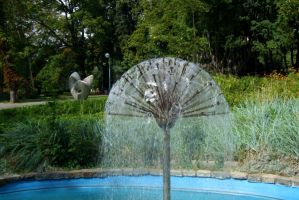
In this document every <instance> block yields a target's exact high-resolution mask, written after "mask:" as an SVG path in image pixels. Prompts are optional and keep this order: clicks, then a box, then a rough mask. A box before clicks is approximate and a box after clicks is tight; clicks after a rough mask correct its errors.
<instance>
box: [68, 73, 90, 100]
mask: <svg viewBox="0 0 299 200" xmlns="http://www.w3.org/2000/svg"><path fill="white" fill-rule="evenodd" d="M92 81H93V75H90V76H87V77H86V78H85V79H83V80H81V78H80V75H79V74H78V73H77V72H73V73H72V74H71V75H70V78H69V86H70V90H71V94H72V96H73V97H74V99H76V100H80V99H87V97H88V95H89V92H90V89H91V84H92Z"/></svg>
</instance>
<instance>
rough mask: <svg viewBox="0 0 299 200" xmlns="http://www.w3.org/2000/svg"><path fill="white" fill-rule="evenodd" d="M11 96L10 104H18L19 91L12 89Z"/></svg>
mask: <svg viewBox="0 0 299 200" xmlns="http://www.w3.org/2000/svg"><path fill="white" fill-rule="evenodd" d="M9 96H10V103H16V102H17V90H15V89H10V91H9Z"/></svg>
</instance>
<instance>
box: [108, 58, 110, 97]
mask: <svg viewBox="0 0 299 200" xmlns="http://www.w3.org/2000/svg"><path fill="white" fill-rule="evenodd" d="M108 65H109V66H108V73H109V88H108V92H110V89H111V58H110V57H109V58H108Z"/></svg>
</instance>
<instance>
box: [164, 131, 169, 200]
mask: <svg viewBox="0 0 299 200" xmlns="http://www.w3.org/2000/svg"><path fill="white" fill-rule="evenodd" d="M163 130H164V144H163V145H164V147H163V162H164V163H163V200H170V134H169V129H168V128H167V126H166V127H165V128H163Z"/></svg>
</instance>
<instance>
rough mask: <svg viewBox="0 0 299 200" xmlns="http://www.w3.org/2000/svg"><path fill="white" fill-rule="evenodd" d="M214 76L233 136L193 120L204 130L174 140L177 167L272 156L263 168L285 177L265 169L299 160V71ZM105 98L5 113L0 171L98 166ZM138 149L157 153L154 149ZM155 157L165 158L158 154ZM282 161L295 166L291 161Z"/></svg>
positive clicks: (0, 131)
mask: <svg viewBox="0 0 299 200" xmlns="http://www.w3.org/2000/svg"><path fill="white" fill-rule="evenodd" d="M214 78H215V80H216V82H217V83H218V84H219V85H220V87H221V89H222V91H223V93H224V95H225V97H226V98H227V101H228V103H229V104H230V106H231V110H232V115H231V117H232V121H231V126H232V127H231V128H232V131H231V133H228V132H226V133H224V132H223V130H222V129H221V128H219V127H216V125H215V126H214V124H213V123H212V124H211V126H210V125H207V123H203V124H200V122H199V121H195V122H194V123H198V124H195V126H194V127H195V128H194V129H193V128H190V126H189V124H187V125H186V129H184V130H183V131H182V133H181V134H180V135H178V136H176V137H177V138H180V140H181V141H179V139H178V140H177V142H178V145H176V146H175V147H174V148H173V152H174V157H173V159H174V161H179V162H177V163H175V164H177V165H178V166H179V167H180V166H189V167H190V162H191V160H193V159H198V160H201V159H214V160H215V159H216V161H217V162H218V163H219V165H222V164H223V159H224V157H223V156H222V155H223V154H226V157H227V156H230V154H232V157H233V156H234V159H235V160H237V161H239V162H240V163H243V164H244V165H246V164H248V165H251V164H250V163H252V162H253V161H256V162H260V161H259V159H257V158H260V157H263V156H264V155H267V157H270V158H267V159H266V160H268V161H262V164H260V163H259V165H258V167H257V168H258V170H260V171H263V170H265V171H267V172H271V173H280V171H281V170H282V169H281V168H279V167H278V164H274V166H273V167H271V169H270V168H269V169H267V166H269V162H272V161H274V160H276V161H277V160H280V159H282V158H288V159H289V160H291V162H293V161H296V160H299V152H298V149H299V146H298V144H299V136H298V135H299V132H298V131H299V99H298V97H299V89H298V88H299V73H295V72H293V73H290V74H289V75H287V76H282V75H280V74H277V73H273V74H272V75H270V76H267V77H254V76H247V77H242V78H238V77H235V76H226V75H219V74H217V75H215V76H214ZM106 100H107V97H100V98H89V99H88V100H86V101H73V100H58V101H53V102H49V103H47V104H46V105H38V106H32V107H23V108H16V109H8V110H1V111H0V143H1V145H0V155H1V159H0V173H6V172H7V171H9V170H8V169H11V170H12V171H13V172H14V171H16V170H21V171H22V170H27V171H32V170H39V169H40V168H43V167H44V166H48V167H51V166H55V167H67V168H74V167H75V168H76V167H77V168H80V167H86V166H87V167H88V166H94V165H95V164H96V161H95V160H92V159H91V157H89V156H88V155H95V154H96V153H101V152H99V149H97V150H98V151H97V152H96V153H95V151H94V150H95V148H94V147H95V146H93V145H94V144H93V143H92V142H91V140H92V138H94V137H95V136H97V137H99V138H100V136H101V135H102V134H103V131H104V129H103V128H100V129H97V128H95V127H96V126H98V127H102V125H103V121H102V120H103V116H104V113H103V112H104V106H105V102H106ZM97 124H98V125H97ZM202 128H205V132H202ZM140 129H142V127H141V128H140ZM85 130H86V131H85ZM194 130H196V131H194ZM97 133H100V135H97ZM157 134H158V133H157ZM198 134H199V135H198ZM174 135H175V134H174ZM174 135H173V136H174ZM85 136H86V137H85ZM198 136H199V137H198ZM228 136H229V137H228ZM136 137H137V136H136ZM138 137H140V136H139V135H138ZM157 137H158V136H157ZM197 137H198V138H197ZM51 138H52V139H51ZM82 138H83V139H82ZM84 138H85V139H84ZM173 138H175V137H173ZM194 138H197V139H196V140H195V139H194ZM125 139H126V140H127V138H125ZM48 140H49V141H48ZM63 141H64V142H63ZM149 144H150V143H149ZM97 145H99V144H97ZM139 145H140V144H139ZM180 145H181V146H180ZM82 146H83V148H84V151H83V150H82ZM92 146H93V148H91V149H89V147H92ZM140 148H141V149H144V148H145V149H147V148H148V150H147V151H150V152H156V151H152V149H151V148H152V147H151V146H149V147H143V146H142V147H140ZM85 150H86V151H85ZM144 151H145V150H144ZM121 153H124V154H126V153H127V152H121ZM138 154H139V152H138ZM157 154H158V155H160V154H159V150H157ZM148 155H151V154H148ZM4 158H5V159H4ZM140 159H141V158H140ZM217 159H218V160H217ZM132 162H133V161H132ZM277 162H278V161H277ZM283 162H285V163H286V165H289V166H292V164H291V163H289V161H288V160H284V161H283ZM85 164H87V165H85ZM199 167H200V166H199ZM298 170H299V169H298ZM260 171H257V172H260ZM293 172H294V170H293Z"/></svg>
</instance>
